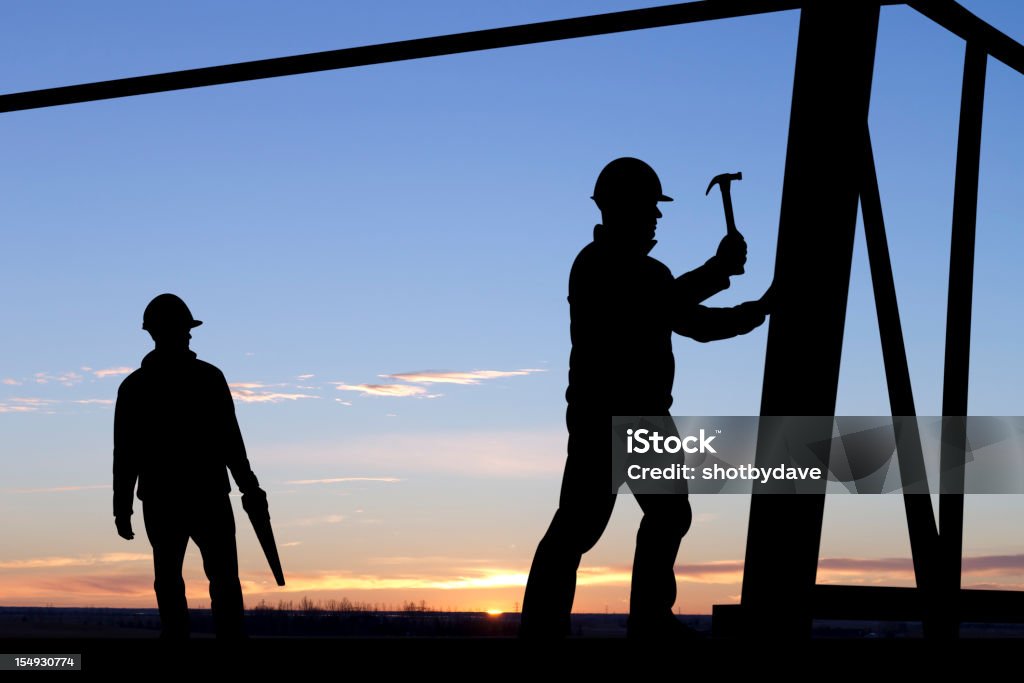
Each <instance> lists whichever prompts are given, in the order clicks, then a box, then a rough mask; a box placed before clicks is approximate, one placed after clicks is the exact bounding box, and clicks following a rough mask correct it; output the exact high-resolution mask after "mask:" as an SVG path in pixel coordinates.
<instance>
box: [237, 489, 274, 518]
mask: <svg viewBox="0 0 1024 683" xmlns="http://www.w3.org/2000/svg"><path fill="white" fill-rule="evenodd" d="M242 509H244V510H245V511H246V513H248V514H249V515H250V516H252V515H254V514H259V515H260V516H264V515H265V516H267V517H269V516H270V506H269V505H268V504H267V492H266V491H264V490H263V489H261V488H260V487H259V486H255V487H253V488H251V489H248V490H246V491H245V492H243V493H242Z"/></svg>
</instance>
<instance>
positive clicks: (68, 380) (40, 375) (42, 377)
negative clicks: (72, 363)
mask: <svg viewBox="0 0 1024 683" xmlns="http://www.w3.org/2000/svg"><path fill="white" fill-rule="evenodd" d="M32 379H33V381H34V382H35V383H36V384H49V383H50V382H55V383H57V384H63V385H64V386H66V387H73V386H74V385H76V384H80V383H81V382H82V380H84V379H85V378H84V377H83V376H82V375H80V374H78V373H77V372H62V373H59V374H52V373H49V372H37V373H36V374H34V375H33V376H32Z"/></svg>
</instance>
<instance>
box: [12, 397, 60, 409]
mask: <svg viewBox="0 0 1024 683" xmlns="http://www.w3.org/2000/svg"><path fill="white" fill-rule="evenodd" d="M11 401H13V402H14V403H18V404H21V405H25V406H34V407H37V408H39V407H42V406H48V405H52V404H54V403H59V401H57V400H56V399H52V398H34V397H15V398H12V399H11Z"/></svg>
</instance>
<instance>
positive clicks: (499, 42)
mask: <svg viewBox="0 0 1024 683" xmlns="http://www.w3.org/2000/svg"><path fill="white" fill-rule="evenodd" d="M801 5H803V0H702V1H700V2H687V3H682V4H677V5H666V6H664V7H650V8H647V9H638V10H629V11H626V12H612V13H609V14H596V15H592V16H586V17H577V18H574V19H559V20H556V21H542V22H539V23H534V24H522V25H520V26H508V27H505V28H494V29H486V30H483V31H470V32H468V33H454V34H451V35H444V36H435V37H432V38H419V39H416V40H401V41H398V42H394V43H381V44H379V45H367V46H365V47H352V48H346V49H343V50H330V51H327V52H314V53H310V54H305V55H295V56H292V57H278V58H275V59H261V60H258V61H254V62H240V63H238V64H225V65H222V66H210V67H205V68H201V69H188V70H185V71H173V72H169V73H162V74H153V75H150V76H136V77H133V78H119V79H117V80H113V81H101V82H98V83H84V84H82V85H69V86H64V87H61V88H47V89H46V90H32V91H29V92H21V93H12V94H9V95H0V112H9V111H23V110H26V109H41V108H44V107H56V106H60V105H64V104H75V103H78V102H92V101H96V100H108V99H112V98H117V97H131V96H133V95H146V94H149V93H157V92H169V91H171V90H185V89H188V88H201V87H205V86H209V85H223V84H225V83H239V82H242V81H254V80H258V79H263V78H277V77H279V76H294V75H297V74H306V73H314V72H317V71H330V70H333V69H348V68H351V67H356V66H367V65H370V64H384V63H387V62H401V61H406V60H410V59H422V58H424V57H438V56H441V55H452V54H459V53H463V52H475V51H478V50H493V49H495V48H502V47H512V46H515V45H530V44H534V43H546V42H551V41H556V40H566V39H569V38H584V37H587V36H598V35H605V34H609V33H621V32H624V31H637V30H640V29H647V28H658V27H662V26H675V25H679V24H689V23H694V22H699V21H709V20H712V19H727V18H731V17H740V16H748V15H752V14H766V13H769V12H779V11H783V10H792V9H799V8H800V6H801Z"/></svg>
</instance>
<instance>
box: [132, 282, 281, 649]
mask: <svg viewBox="0 0 1024 683" xmlns="http://www.w3.org/2000/svg"><path fill="white" fill-rule="evenodd" d="M201 324H202V322H200V321H199V320H195V319H194V318H193V317H192V313H191V312H190V311H189V309H188V307H187V306H186V305H185V302H184V301H182V300H181V299H180V298H178V297H177V296H175V295H173V294H161V295H160V296H158V297H156V298H155V299H153V300H152V301H151V302H150V303H149V305H148V306H147V307H146V311H145V313H144V314H143V324H142V328H143V329H144V330H146V331H147V332H149V334H150V335H151V336H152V338H153V341H154V343H155V346H156V348H155V349H154V350H153V351H151V352H150V353H149V354H147V355H146V357H145V358H143V360H142V367H141V368H139V369H138V370H136V371H135V372H133V373H131V374H130V375H128V377H126V378H125V380H124V381H123V382H122V383H121V386H120V388H119V389H118V393H117V405H116V407H115V412H114V522H115V525H116V527H117V533H118V535H120V536H121V537H122V538H124V539H127V540H131V539H132V538H134V536H135V533H134V530H133V529H132V523H131V517H132V506H133V498H134V495H135V492H136V491H135V489H136V483H137V484H138V497H139V500H141V501H142V512H143V518H144V522H145V528H146V536H147V537H148V538H149V542H150V544H151V545H152V546H153V568H154V573H155V581H154V584H153V585H154V588H155V589H156V599H157V606H158V607H159V609H160V622H161V623H160V625H161V636H162V637H164V638H187V637H188V635H189V623H188V621H189V620H188V606H187V604H186V602H185V582H184V581H183V580H182V575H181V569H182V562H183V560H184V558H185V548H186V546H187V545H188V541H189V539H190V538H191V539H192V540H193V541H195V543H196V545H197V546H198V547H199V550H200V552H201V553H202V556H203V569H204V570H205V571H206V576H207V577H208V578H209V580H210V607H211V610H212V612H213V620H214V627H215V629H216V633H217V637H218V638H238V637H242V636H244V631H243V628H242V587H241V584H240V582H239V579H238V554H237V551H236V547H235V519H234V515H233V513H232V510H231V502H230V500H229V499H228V492H229V491H230V490H231V486H230V484H229V482H228V471H229V470H230V472H231V476H232V477H233V478H234V480H235V483H236V484H237V486H238V489H239V491H241V493H242V506H243V508H244V509H245V511H246V513H248V515H249V518H250V519H251V520H252V523H253V527H254V529H255V530H256V535H257V537H259V539H260V543H261V544H262V545H263V549H264V551H265V552H266V554H267V559H268V560H269V562H270V565H271V569H272V570H273V572H274V575H275V577H276V578H277V583H278V585H284V577H283V575H282V573H281V563H280V559H279V558H278V554H277V548H276V546H275V545H274V540H273V532H272V531H271V529H270V514H269V512H268V506H267V494H266V493H265V492H264V491H263V489H261V488H260V485H259V481H258V480H257V479H256V475H255V474H254V473H253V471H252V467H251V466H250V465H249V459H248V457H247V456H246V452H245V445H244V444H243V442H242V434H241V432H240V430H239V428H238V421H237V420H236V418H235V406H234V402H233V400H232V398H231V392H230V389H229V388H228V385H227V382H226V380H225V379H224V375H223V374H222V373H221V371H220V370H218V369H217V368H216V367H214V366H213V365H210V364H209V363H206V362H204V361H201V360H199V359H198V358H196V354H195V353H194V352H193V351H191V350H189V340H190V339H191V338H192V334H191V330H192V329H194V328H195V327H197V326H199V325H201Z"/></svg>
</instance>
